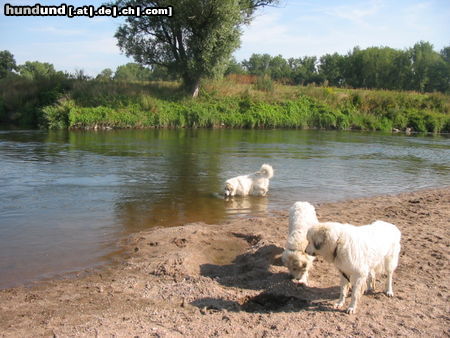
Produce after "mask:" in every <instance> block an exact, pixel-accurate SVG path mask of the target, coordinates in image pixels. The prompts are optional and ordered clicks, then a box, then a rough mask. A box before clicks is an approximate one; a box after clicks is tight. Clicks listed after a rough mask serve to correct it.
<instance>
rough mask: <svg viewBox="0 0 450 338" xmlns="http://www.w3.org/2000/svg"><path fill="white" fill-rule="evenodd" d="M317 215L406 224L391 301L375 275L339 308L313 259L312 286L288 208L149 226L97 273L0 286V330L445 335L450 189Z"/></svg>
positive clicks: (449, 319)
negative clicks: (303, 282)
mask: <svg viewBox="0 0 450 338" xmlns="http://www.w3.org/2000/svg"><path fill="white" fill-rule="evenodd" d="M317 211H318V215H319V219H320V220H323V221H325V220H333V221H341V222H350V223H353V224H364V223H368V222H371V221H373V220H375V219H383V220H386V221H389V222H392V223H394V224H396V225H397V226H398V227H399V228H400V230H401V231H402V252H401V258H400V265H399V268H398V269H397V271H396V274H395V276H394V292H395V293H396V295H395V297H394V298H392V299H390V298H387V297H386V296H385V295H384V294H383V293H382V292H381V291H382V281H384V279H383V280H382V281H381V280H379V281H378V283H377V289H376V292H375V293H374V294H370V295H365V296H363V298H362V300H361V302H360V306H359V309H358V313H357V314H356V315H353V316H352V315H347V314H345V313H344V312H343V311H339V310H334V309H333V308H332V304H333V302H334V301H335V299H337V297H338V293H339V289H338V283H339V277H338V274H337V272H336V271H335V269H334V267H333V266H331V265H329V264H328V263H326V262H324V261H323V260H322V259H320V258H319V259H318V261H316V264H315V267H314V269H313V271H312V274H311V278H310V280H311V285H310V287H308V288H307V287H303V286H300V285H296V284H294V283H292V282H291V280H290V278H289V276H288V274H287V270H286V268H284V267H283V266H281V262H280V254H281V252H282V247H283V245H284V242H285V240H286V235H287V218H286V216H287V211H286V212H284V211H283V212H280V213H278V214H276V215H275V216H273V217H264V218H251V219H240V220H234V221H232V222H229V223H226V224H221V225H206V224H201V223H195V224H189V225H185V226H182V227H174V228H163V229H154V230H151V231H148V232H142V233H139V234H136V235H134V236H132V237H131V238H129V239H128V240H127V241H126V243H124V246H125V249H126V251H127V255H126V257H121V260H120V261H119V262H117V263H116V264H114V265H111V266H108V267H105V268H104V269H102V270H101V271H97V272H95V273H91V274H88V275H86V276H80V277H78V278H74V279H66V280H54V281H49V282H45V283H42V284H40V285H37V286H34V287H32V288H14V289H8V290H3V291H0V336H7V337H9V336H10V337H27V336H57V337H58V336H73V335H76V336H101V337H104V336H118V337H123V336H157V337H182V336H198V337H205V336H240V337H241V336H248V337H253V336H255V337H269V336H274V337H275V336H284V337H289V336H309V337H314V336H324V335H332V336H346V337H348V336H357V335H358V336H359V335H363V336H393V335H402V336H448V335H449V334H450V330H449V328H450V315H449V305H448V304H449V286H450V279H449V271H450V268H449V264H448V263H449V258H450V254H449V253H450V249H449V248H450V236H449V229H450V228H449V225H450V188H445V189H439V190H427V191H419V192H414V193H409V194H402V195H398V196H380V197H375V198H367V199H358V200H352V201H346V202H340V203H329V204H322V205H318V206H317Z"/></svg>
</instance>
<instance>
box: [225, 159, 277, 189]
mask: <svg viewBox="0 0 450 338" xmlns="http://www.w3.org/2000/svg"><path fill="white" fill-rule="evenodd" d="M272 177H273V168H272V166H271V165H269V164H263V165H262V166H261V169H259V171H257V172H255V173H252V174H248V175H242V176H236V177H233V178H230V179H229V180H227V181H226V182H225V191H224V194H225V197H232V196H247V195H253V196H265V195H266V194H267V192H268V191H269V180H270V179H271V178H272Z"/></svg>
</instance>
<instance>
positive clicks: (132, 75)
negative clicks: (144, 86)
mask: <svg viewBox="0 0 450 338" xmlns="http://www.w3.org/2000/svg"><path fill="white" fill-rule="evenodd" d="M150 76H151V71H150V69H148V68H145V67H143V66H141V65H140V64H138V63H131V62H130V63H127V64H126V65H122V66H119V67H117V69H116V73H115V75H114V79H115V80H120V81H148V80H150Z"/></svg>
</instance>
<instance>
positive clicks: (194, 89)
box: [192, 80, 200, 99]
mask: <svg viewBox="0 0 450 338" xmlns="http://www.w3.org/2000/svg"><path fill="white" fill-rule="evenodd" d="M199 90H200V80H198V81H195V83H194V85H193V86H192V97H193V98H194V99H195V98H196V97H197V96H198V92H199Z"/></svg>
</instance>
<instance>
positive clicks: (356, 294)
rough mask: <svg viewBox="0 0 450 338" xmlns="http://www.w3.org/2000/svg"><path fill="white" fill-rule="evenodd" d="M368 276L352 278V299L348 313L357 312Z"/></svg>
mask: <svg viewBox="0 0 450 338" xmlns="http://www.w3.org/2000/svg"><path fill="white" fill-rule="evenodd" d="M366 279H367V278H366V277H361V276H358V277H353V278H351V280H352V301H351V302H350V306H349V307H348V309H347V311H346V312H347V313H348V314H353V313H355V312H356V306H357V304H358V301H359V298H360V297H361V294H362V291H363V288H364V285H365V284H366Z"/></svg>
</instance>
